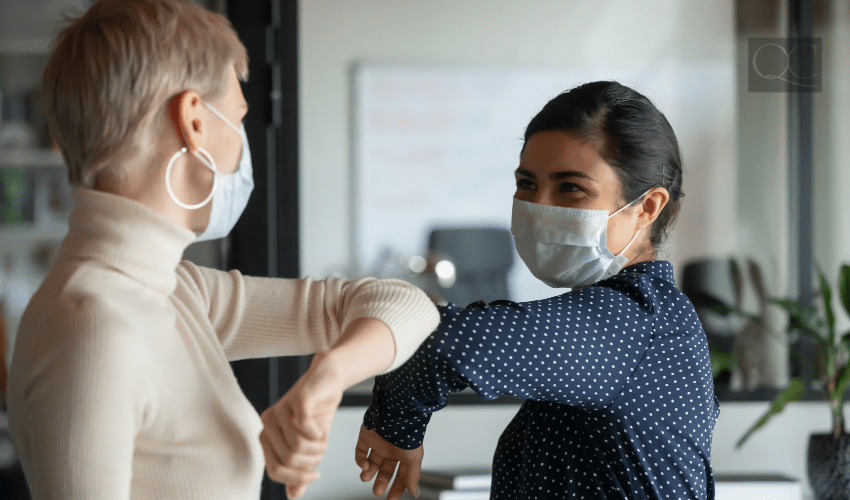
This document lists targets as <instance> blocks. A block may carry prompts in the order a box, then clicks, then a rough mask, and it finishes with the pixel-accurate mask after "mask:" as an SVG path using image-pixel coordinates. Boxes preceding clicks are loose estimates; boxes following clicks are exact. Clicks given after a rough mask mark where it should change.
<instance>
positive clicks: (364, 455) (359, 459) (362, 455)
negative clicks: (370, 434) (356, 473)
mask: <svg viewBox="0 0 850 500" xmlns="http://www.w3.org/2000/svg"><path fill="white" fill-rule="evenodd" d="M368 457H369V446H368V445H367V444H366V443H364V442H363V440H362V439H358V440H357V445H356V446H355V447H354V462H355V463H357V465H358V466H359V467H360V470H361V471H363V472H365V471H366V470H367V469H368V468H369V458H368Z"/></svg>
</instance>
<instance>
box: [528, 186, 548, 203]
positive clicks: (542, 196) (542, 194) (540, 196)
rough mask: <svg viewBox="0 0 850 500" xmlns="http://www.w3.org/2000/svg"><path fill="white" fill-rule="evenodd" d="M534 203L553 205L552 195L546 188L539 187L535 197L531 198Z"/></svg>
mask: <svg viewBox="0 0 850 500" xmlns="http://www.w3.org/2000/svg"><path fill="white" fill-rule="evenodd" d="M531 201H532V203H536V204H538V205H549V206H551V205H552V197H551V196H550V195H549V193H548V192H547V191H545V190H542V189H538V190H537V192H536V193H534V199H533V200H531Z"/></svg>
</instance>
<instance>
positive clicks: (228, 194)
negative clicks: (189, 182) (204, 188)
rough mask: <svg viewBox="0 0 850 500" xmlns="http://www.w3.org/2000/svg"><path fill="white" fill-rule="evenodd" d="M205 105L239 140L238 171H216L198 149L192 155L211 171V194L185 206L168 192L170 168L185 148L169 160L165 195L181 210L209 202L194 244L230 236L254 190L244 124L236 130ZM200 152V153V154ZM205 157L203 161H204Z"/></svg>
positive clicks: (212, 164)
mask: <svg viewBox="0 0 850 500" xmlns="http://www.w3.org/2000/svg"><path fill="white" fill-rule="evenodd" d="M204 105H205V106H206V107H207V108H209V110H210V111H212V112H213V113H215V114H216V115H217V116H218V117H219V118H221V119H222V120H224V122H225V123H227V124H228V125H229V126H230V127H231V128H233V130H235V131H236V133H237V134H239V135H240V136H241V137H242V157H241V158H240V159H239V168H238V169H237V170H236V172H233V173H231V174H221V173H220V172H219V171H218V169H216V165H215V160H213V158H212V156H211V155H210V154H209V153H208V152H207V151H206V150H205V149H203V148H200V147H199V148H198V151H193V152H192V154H193V155H194V156H195V157H196V158H198V159H199V160H200V161H201V162H202V163H203V164H204V165H206V166H207V167H208V168H209V169H210V170H212V171H213V174H214V177H213V188H212V191H210V194H209V196H207V198H206V199H205V200H204V201H202V202H201V203H198V204H196V205H188V204H186V203H183V202H182V201H180V200H178V199H177V197H176V196H175V195H174V191H173V190H172V189H171V167H172V165H173V164H174V160H176V159H177V157H178V156H180V155H182V154H183V153H185V152H186V151H187V149H186V148H182V149H181V150H180V151H178V152H177V153H175V154H174V156H172V157H171V161H169V162H168V168H167V169H166V171H165V187H166V188H167V189H168V194H169V195H170V196H171V199H172V200H174V203H177V204H178V205H180V206H181V207H183V208H187V209H190V210H195V209H198V208H201V207H203V206H204V205H206V204H207V203H209V202H210V200H212V209H211V211H210V222H209V224H208V225H207V228H206V229H205V230H204V231H203V232H202V233H201V234H200V235H198V239H197V240H196V241H207V240H214V239H218V238H224V237H225V236H227V235H228V234H230V231H232V230H233V226H235V225H236V221H238V220H239V217H240V216H241V215H242V212H244V211H245V207H246V206H247V205H248V199H249V198H250V197H251V192H252V191H253V190H254V170H253V167H252V165H251V150H250V149H249V148H248V135H247V134H246V133H245V125H242V126H241V127H236V125H234V124H233V123H232V122H231V121H230V120H228V119H227V118H226V117H225V116H224V115H223V114H221V113H220V112H219V111H218V110H217V109H215V108H214V107H213V106H212V105H210V104H207V103H204ZM199 152H200V153H201V154H199ZM202 155H203V156H202ZM204 156H205V157H206V158H204Z"/></svg>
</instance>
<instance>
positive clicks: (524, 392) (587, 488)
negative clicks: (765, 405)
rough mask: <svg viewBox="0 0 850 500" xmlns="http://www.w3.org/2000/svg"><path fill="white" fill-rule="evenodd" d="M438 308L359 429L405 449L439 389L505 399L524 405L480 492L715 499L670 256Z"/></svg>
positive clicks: (689, 317) (706, 397)
mask: <svg viewBox="0 0 850 500" xmlns="http://www.w3.org/2000/svg"><path fill="white" fill-rule="evenodd" d="M440 312H441V314H442V321H441V323H440V326H439V327H438V328H437V330H436V331H434V332H433V333H432V334H431V336H430V337H429V338H428V339H427V340H426V341H425V342H424V343H423V344H422V346H421V347H420V348H419V350H418V351H417V352H416V354H415V355H414V356H413V357H412V358H411V359H410V360H408V361H407V363H405V364H404V365H402V366H401V367H399V368H398V369H397V370H395V371H392V372H390V373H388V374H386V375H383V376H380V377H378V378H377V380H376V383H375V388H374V397H373V401H372V405H371V406H370V407H369V409H368V410H367V412H366V416H365V418H364V423H365V426H366V428H367V429H375V430H377V432H378V433H379V434H380V435H381V436H383V437H384V438H385V439H387V440H388V441H390V442H391V443H393V444H395V445H396V446H398V447H400V448H404V449H413V448H416V447H418V446H419V445H421V444H422V440H423V437H424V434H425V426H426V425H427V423H428V420H429V419H430V417H431V413H432V412H434V411H437V410H439V409H441V408H443V407H444V406H445V405H446V396H447V394H449V393H450V392H457V391H461V390H463V389H464V388H466V387H471V388H472V389H473V390H474V391H475V392H476V393H478V394H479V395H480V396H481V397H483V398H485V399H494V398H498V397H499V396H503V395H513V396H517V397H519V398H522V399H525V400H526V401H525V402H524V403H523V405H522V406H521V407H520V410H519V412H518V413H517V415H516V417H514V419H513V421H512V422H511V423H510V425H508V427H507V428H506V429H505V431H504V432H503V433H502V436H501V438H500V439H499V444H498V446H497V448H496V454H495V457H494V459H493V486H492V490H491V498H493V499H497V500H502V499H504V500H508V499H510V500H517V499H553V498H585V499H597V498H606V499H608V498H627V499H642V498H653V499H656V498H657V499H676V500H680V499H685V498H695V499H711V498H714V480H713V478H712V471H711V464H710V456H711V434H712V431H713V429H714V423H715V421H716V420H717V416H718V414H719V411H720V407H719V405H718V403H717V399H716V398H715V396H714V385H713V383H712V378H711V368H710V366H709V358H708V347H707V343H706V338H705V333H704V332H703V329H702V325H700V322H699V320H698V319H697V315H696V312H695V311H694V308H693V306H692V305H691V303H690V301H688V299H687V298H686V297H685V296H684V295H683V294H682V293H681V292H680V291H679V290H678V289H677V288H676V287H675V284H674V281H673V267H672V266H671V265H670V263H669V262H662V261H654V262H641V263H638V264H635V265H632V266H629V267H627V268H625V269H624V270H623V271H621V272H620V273H619V274H617V275H616V276H613V277H611V278H609V279H607V280H604V281H601V282H599V283H596V284H595V285H593V286H589V287H586V288H581V289H577V290H574V291H571V292H568V293H565V294H563V295H560V296H557V297H553V298H550V299H546V300H540V301H535V302H524V303H514V302H510V301H496V302H492V303H490V304H489V305H488V304H485V303H483V302H477V303H474V304H471V305H470V306H468V307H466V308H459V307H457V306H455V305H452V304H449V305H448V306H446V307H441V308H440Z"/></svg>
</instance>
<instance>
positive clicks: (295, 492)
mask: <svg viewBox="0 0 850 500" xmlns="http://www.w3.org/2000/svg"><path fill="white" fill-rule="evenodd" d="M305 491H307V485H306V484H287V485H286V496H287V497H288V498H298V497H300V496H301V495H303V494H304V492H305Z"/></svg>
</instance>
